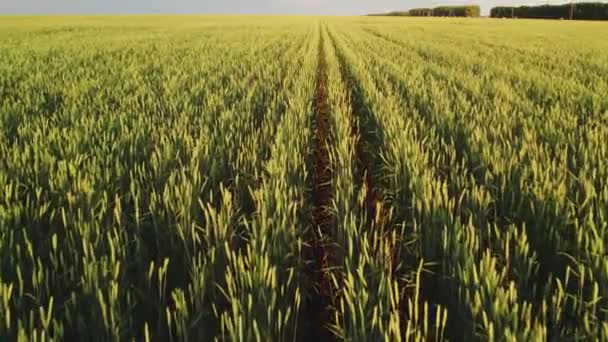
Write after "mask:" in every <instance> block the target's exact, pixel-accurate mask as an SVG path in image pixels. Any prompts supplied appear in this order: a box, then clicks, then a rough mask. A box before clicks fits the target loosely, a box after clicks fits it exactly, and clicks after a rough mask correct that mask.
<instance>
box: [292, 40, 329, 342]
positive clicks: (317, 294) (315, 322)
mask: <svg viewBox="0 0 608 342" xmlns="http://www.w3.org/2000/svg"><path fill="white" fill-rule="evenodd" d="M322 44H323V41H321V43H320V45H319V57H318V58H319V67H318V74H317V92H316V96H315V118H314V122H315V124H314V134H315V136H314V141H313V154H312V172H311V175H312V184H311V186H312V202H313V208H312V213H311V214H312V226H311V229H310V231H309V234H308V236H307V240H308V241H309V243H310V246H309V247H308V248H309V250H308V253H307V254H308V259H309V260H310V263H309V264H308V269H307V273H308V274H307V276H308V277H309V280H310V281H311V283H312V287H314V288H313V289H311V291H309V293H310V297H309V298H308V299H307V301H306V303H305V317H302V319H303V321H304V322H303V325H302V326H301V329H302V333H301V334H300V339H301V340H302V341H313V342H319V341H334V340H336V338H335V336H334V335H333V334H332V332H331V330H330V325H331V323H332V322H331V317H332V303H333V294H332V286H331V279H330V275H329V272H328V269H329V264H330V262H329V253H328V252H329V251H328V248H327V247H328V246H327V245H328V236H330V235H331V234H332V227H334V226H335V218H334V217H333V215H332V214H331V212H330V206H331V200H332V174H331V168H330V160H329V151H328V149H327V143H328V135H329V115H330V108H329V104H328V102H327V79H326V77H327V76H326V69H327V65H326V61H325V54H324V51H323V48H322V46H323V45H322Z"/></svg>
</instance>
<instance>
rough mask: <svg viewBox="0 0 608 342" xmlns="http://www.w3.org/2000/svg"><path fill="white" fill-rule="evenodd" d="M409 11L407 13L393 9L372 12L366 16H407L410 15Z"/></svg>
mask: <svg viewBox="0 0 608 342" xmlns="http://www.w3.org/2000/svg"><path fill="white" fill-rule="evenodd" d="M410 15H411V13H408V12H407V11H394V12H388V13H374V14H368V15H367V16H368V17H407V16H410Z"/></svg>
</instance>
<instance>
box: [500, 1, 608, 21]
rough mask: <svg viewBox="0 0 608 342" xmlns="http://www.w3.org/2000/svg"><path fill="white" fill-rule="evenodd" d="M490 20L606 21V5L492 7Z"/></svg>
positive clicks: (607, 4)
mask: <svg viewBox="0 0 608 342" xmlns="http://www.w3.org/2000/svg"><path fill="white" fill-rule="evenodd" d="M490 16H491V17H492V18H528V19H578V20H608V3H601V2H583V3H576V4H564V5H542V6H519V7H494V8H492V10H491V11H490Z"/></svg>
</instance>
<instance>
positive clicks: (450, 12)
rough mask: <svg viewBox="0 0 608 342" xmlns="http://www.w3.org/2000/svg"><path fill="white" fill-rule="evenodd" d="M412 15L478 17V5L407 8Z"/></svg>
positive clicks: (479, 11)
mask: <svg viewBox="0 0 608 342" xmlns="http://www.w3.org/2000/svg"><path fill="white" fill-rule="evenodd" d="M409 15H410V16H412V17H479V16H480V15H481V9H480V8H479V6H439V7H435V8H413V9H411V10H409Z"/></svg>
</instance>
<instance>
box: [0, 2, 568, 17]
mask: <svg viewBox="0 0 608 342" xmlns="http://www.w3.org/2000/svg"><path fill="white" fill-rule="evenodd" d="M564 2H568V1H567V0H558V1H553V0H540V1H539V0H527V1H526V0H478V1H469V0H430V1H429V0H258V1H255V0H0V14H81V13H82V14H89V13H90V14H123V13H124V14H128V13H217V14H244V13H251V14H335V15H359V14H366V13H377V12H385V11H392V10H405V9H408V8H412V7H433V6H438V5H464V4H478V5H480V6H481V7H482V12H483V13H484V14H487V13H488V12H489V11H490V8H491V7H493V6H497V5H513V4H515V5H524V4H530V5H532V4H546V3H553V4H554V3H558V4H559V3H564Z"/></svg>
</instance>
